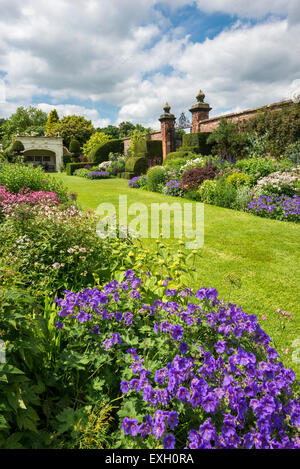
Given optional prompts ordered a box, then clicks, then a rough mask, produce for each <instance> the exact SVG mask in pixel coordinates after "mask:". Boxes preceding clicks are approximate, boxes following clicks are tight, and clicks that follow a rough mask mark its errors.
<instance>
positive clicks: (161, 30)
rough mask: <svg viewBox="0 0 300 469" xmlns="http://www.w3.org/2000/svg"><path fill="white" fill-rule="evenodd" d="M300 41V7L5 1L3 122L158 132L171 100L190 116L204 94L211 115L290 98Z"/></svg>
mask: <svg viewBox="0 0 300 469" xmlns="http://www.w3.org/2000/svg"><path fill="white" fill-rule="evenodd" d="M299 33H300V2H299V1H298V0H252V2H246V1H244V0H240V1H238V0H210V1H209V2H207V0H206V1H204V0H160V1H159V2H158V1H157V0H139V1H138V2H136V0H127V1H126V2H125V1H124V0H101V1H99V0H76V1H71V0H64V1H61V0H52V2H51V3H50V2H49V1H46V0H28V1H26V2H23V1H21V0H0V88H1V89H2V93H1V89H0V117H2V116H4V117H7V116H9V115H11V114H12V113H13V112H14V111H15V110H16V108H17V107H18V106H21V105H23V106H29V105H35V106H37V107H39V108H40V109H43V110H45V111H46V112H49V111H50V110H51V109H53V108H54V107H56V109H57V110H58V113H59V114H60V115H61V116H63V115H66V114H70V113H71V114H80V115H84V116H85V117H87V118H89V119H91V120H92V121H93V123H94V125H95V126H96V127H103V126H105V125H108V124H118V123H119V122H121V121H123V120H129V121H132V122H134V123H136V122H140V123H142V124H144V125H147V126H151V127H152V128H159V122H158V117H159V115H160V114H161V112H162V107H163V105H164V103H165V101H166V100H167V101H168V102H169V103H170V105H171V111H172V112H174V114H175V115H176V116H177V117H179V115H180V113H181V112H182V111H183V112H185V113H186V115H187V116H188V117H189V112H188V109H189V108H190V106H191V105H192V104H194V102H195V96H196V94H197V92H198V90H199V89H200V88H201V89H202V90H203V91H204V93H205V94H206V101H207V102H209V103H210V105H211V106H212V108H213V109H212V111H211V116H214V115H220V114H222V113H224V112H231V111H233V112H234V111H239V110H241V109H246V108H251V107H255V106H259V105H263V104H269V103H271V102H275V101H279V100H282V99H288V98H289V97H290V96H291V93H292V91H294V90H295V88H297V86H299V83H300V81H299V80H300V63H299V56H300V54H299V52H300V51H299V46H298V43H299ZM4 88H5V93H3V89H4ZM4 95H5V98H4Z"/></svg>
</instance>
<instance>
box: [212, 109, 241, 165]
mask: <svg viewBox="0 0 300 469" xmlns="http://www.w3.org/2000/svg"><path fill="white" fill-rule="evenodd" d="M246 141H247V134H246V133H243V132H239V130H238V127H237V125H236V124H234V123H233V122H228V121H227V120H226V119H225V118H222V119H220V123H219V125H218V127H217V128H216V129H215V130H214V131H213V132H212V133H211V134H210V136H209V137H208V139H207V143H208V144H212V145H213V144H214V149H215V150H216V152H217V153H218V154H219V156H220V157H221V158H222V159H224V160H227V161H232V160H233V158H239V157H241V156H242V155H243V154H244V151H245V144H246Z"/></svg>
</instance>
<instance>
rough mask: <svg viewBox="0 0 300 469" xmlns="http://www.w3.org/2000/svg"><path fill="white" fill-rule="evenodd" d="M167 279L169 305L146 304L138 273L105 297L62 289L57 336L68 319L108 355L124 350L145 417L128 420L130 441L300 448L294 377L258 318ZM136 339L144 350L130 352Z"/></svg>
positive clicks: (110, 287) (124, 372)
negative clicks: (96, 339)
mask: <svg viewBox="0 0 300 469" xmlns="http://www.w3.org/2000/svg"><path fill="white" fill-rule="evenodd" d="M150 276H151V275H150ZM168 280H170V279H167V280H166V282H165V287H166V290H165V294H164V296H163V298H162V299H156V300H155V301H153V302H152V303H150V304H148V303H147V302H145V301H143V291H144V290H143V282H142V280H141V279H140V278H138V277H136V276H135V273H134V271H133V270H127V271H126V272H125V275H124V280H123V282H121V283H118V282H117V281H116V280H113V281H111V282H110V283H108V284H106V285H105V286H104V287H103V291H101V290H100V289H98V288H93V289H85V290H83V291H82V292H79V293H77V294H75V293H72V292H70V291H66V292H65V299H57V300H56V303H57V304H58V305H59V306H60V311H59V313H58V315H59V317H60V319H61V320H60V321H58V322H57V323H56V326H57V328H58V329H61V330H62V328H63V322H62V320H63V318H64V319H65V320H66V321H68V320H69V319H70V318H72V319H73V320H74V319H75V320H77V323H80V324H81V325H82V326H83V324H82V323H87V324H88V327H89V331H90V332H91V333H94V334H95V336H94V337H97V336H99V335H100V337H101V343H102V345H103V347H104V349H105V350H107V351H108V350H110V349H112V348H113V352H112V353H116V354H117V353H119V355H118V363H122V359H121V357H123V365H118V366H121V369H119V373H120V390H121V392H122V393H123V394H124V404H125V405H126V401H127V400H130V399H132V401H131V403H133V405H137V406H138V408H139V412H138V413H139V414H141V409H144V411H143V412H144V414H143V415H144V418H142V421H139V420H141V419H137V418H132V415H131V416H127V417H125V418H124V419H123V422H122V426H121V429H122V430H123V431H124V434H125V435H128V436H130V437H133V438H143V439H148V437H150V436H151V438H153V436H154V437H155V439H157V440H161V442H162V443H163V446H164V448H166V449H172V448H175V445H176V444H177V445H180V444H182V443H179V442H180V441H181V442H182V441H185V442H186V443H185V444H186V448H190V449H202V448H247V449H249V448H263V449H280V448H292V449H293V448H300V439H299V430H300V400H299V396H298V394H299V390H298V391H296V392H295V387H296V385H297V383H296V381H295V379H296V377H295V374H294V372H293V371H292V370H290V369H286V368H285V367H284V366H283V364H282V363H281V362H280V361H279V355H278V353H277V352H276V350H275V349H274V348H273V347H272V346H271V339H270V337H269V336H268V335H267V334H266V333H265V332H264V331H263V329H262V328H261V327H260V325H259V324H258V321H257V317H256V316H255V315H249V314H246V313H245V312H243V310H242V309H241V307H239V306H237V305H235V304H233V303H229V304H225V303H224V301H221V300H220V299H219V298H218V292H217V291H216V290H215V289H214V288H201V289H199V290H198V291H196V293H193V292H192V290H191V289H189V288H184V289H183V290H175V289H170V288H167V286H168ZM175 300H176V301H175ZM128 310H129V311H128ZM143 325H145V332H143ZM108 326H109V327H108ZM112 327H113V328H116V327H117V328H118V332H119V333H120V335H119V333H116V332H113V333H112V332H111V328H112ZM107 328H108V332H109V335H108V333H107ZM63 330H64V331H65V329H63ZM122 332H123V333H124V337H125V336H126V340H124V339H122V338H121V336H122ZM64 333H65V332H64ZM137 338H138V343H139V344H140V350H139V349H137V348H134V347H132V345H130V343H131V341H132V343H135V344H136V343H137ZM103 339H105V340H104V341H103ZM128 344H129V347H131V348H128ZM130 375H131V378H128V377H129V376H130ZM125 377H126V378H125ZM125 415H126V414H125Z"/></svg>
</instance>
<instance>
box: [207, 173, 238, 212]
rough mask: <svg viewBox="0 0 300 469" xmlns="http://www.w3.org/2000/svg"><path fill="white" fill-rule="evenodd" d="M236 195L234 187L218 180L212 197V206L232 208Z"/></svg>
mask: <svg viewBox="0 0 300 469" xmlns="http://www.w3.org/2000/svg"><path fill="white" fill-rule="evenodd" d="M236 195H237V190H236V189H235V188H234V187H232V186H229V185H228V184H226V181H225V180H224V179H218V180H217V181H216V187H215V190H214V195H213V205H217V206H218V207H226V208H232V207H233V205H234V203H235V201H236Z"/></svg>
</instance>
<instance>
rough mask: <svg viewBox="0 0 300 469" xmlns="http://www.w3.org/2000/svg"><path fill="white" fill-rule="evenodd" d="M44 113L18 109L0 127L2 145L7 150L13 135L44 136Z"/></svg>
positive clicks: (22, 108) (29, 109)
mask: <svg viewBox="0 0 300 469" xmlns="http://www.w3.org/2000/svg"><path fill="white" fill-rule="evenodd" d="M47 117H48V116H47V114H46V112H43V111H41V110H40V109H37V108H35V107H29V108H24V107H23V106H21V107H19V108H18V109H17V110H16V112H15V113H14V114H12V115H11V116H10V118H9V119H7V120H6V121H5V122H4V123H3V124H2V126H1V133H2V143H3V145H4V148H5V149H7V148H8V147H9V146H10V145H11V144H12V142H13V137H14V136H15V135H17V134H18V135H31V134H32V133H33V134H34V135H44V134H45V129H46V122H47Z"/></svg>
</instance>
